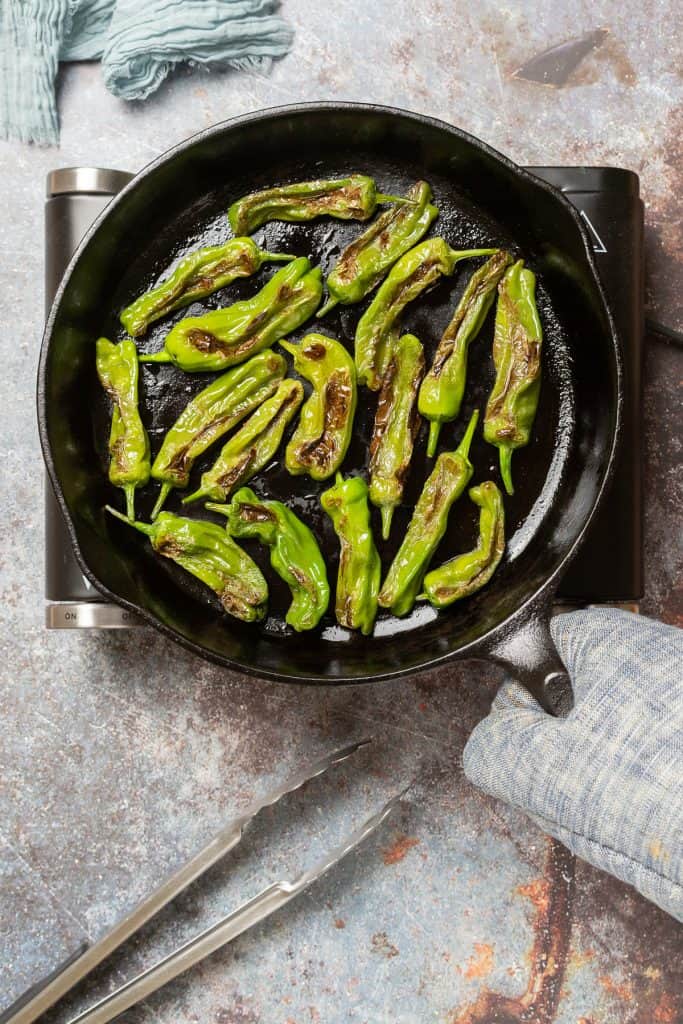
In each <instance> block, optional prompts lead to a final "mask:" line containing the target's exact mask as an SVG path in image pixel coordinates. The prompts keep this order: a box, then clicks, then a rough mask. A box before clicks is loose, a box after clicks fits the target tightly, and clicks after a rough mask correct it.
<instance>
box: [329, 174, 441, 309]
mask: <svg viewBox="0 0 683 1024" xmlns="http://www.w3.org/2000/svg"><path fill="white" fill-rule="evenodd" d="M406 198H407V199H409V200H410V201H411V204H412V205H403V206H395V207H393V209H391V210H385V212H384V213H381V214H380V215H379V217H377V219H376V220H374V221H373V222H372V224H371V225H370V226H369V227H368V228H366V230H365V231H363V233H362V234H360V235H359V236H358V238H356V239H354V241H353V242H352V243H351V245H349V246H348V247H347V248H346V249H345V250H344V252H343V253H342V254H341V256H340V257H339V260H338V261H337V265H336V266H335V268H334V270H332V272H331V273H330V275H329V277H328V278H327V290H328V292H329V295H330V298H329V299H328V300H327V302H326V303H325V305H324V306H323V307H322V308H321V309H319V310H318V312H317V313H316V316H319V317H320V316H324V315H325V313H327V312H329V310H331V309H333V308H334V306H336V305H337V303H339V302H341V303H342V304H343V305H345V306H346V305H349V304H350V303H352V302H360V301H361V299H364V298H365V296H366V295H367V294H368V292H371V291H372V289H373V288H374V287H375V286H376V285H378V284H379V282H380V281H381V280H382V278H383V277H384V275H385V274H386V273H387V271H388V270H389V269H390V268H391V267H392V266H393V264H394V263H395V262H396V260H397V259H398V258H399V257H400V256H402V255H403V253H404V252H407V251H408V249H411V248H412V247H413V246H414V245H416V244H417V242H419V241H420V239H421V238H422V237H423V236H424V235H426V234H427V232H428V230H429V227H430V225H431V223H432V221H433V220H434V218H435V217H436V216H437V215H438V212H439V211H438V210H437V208H436V207H435V206H432V204H431V198H432V190H431V188H430V187H429V185H428V184H427V182H426V181H418V182H417V183H416V184H415V185H413V187H412V188H411V189H410V191H409V192H408V195H407V196H406Z"/></svg>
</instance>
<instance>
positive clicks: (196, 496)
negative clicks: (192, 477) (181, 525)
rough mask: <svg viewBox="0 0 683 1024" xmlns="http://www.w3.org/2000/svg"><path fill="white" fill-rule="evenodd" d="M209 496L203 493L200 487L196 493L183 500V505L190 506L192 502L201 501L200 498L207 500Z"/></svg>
mask: <svg viewBox="0 0 683 1024" xmlns="http://www.w3.org/2000/svg"><path fill="white" fill-rule="evenodd" d="M208 497H209V495H208V494H207V493H206V491H203V490H202V489H201V487H200V488H199V490H198V491H194V492H193V493H192V494H188V496H187V497H186V498H183V505H191V504H192V502H193V501H201V499H202V498H208Z"/></svg>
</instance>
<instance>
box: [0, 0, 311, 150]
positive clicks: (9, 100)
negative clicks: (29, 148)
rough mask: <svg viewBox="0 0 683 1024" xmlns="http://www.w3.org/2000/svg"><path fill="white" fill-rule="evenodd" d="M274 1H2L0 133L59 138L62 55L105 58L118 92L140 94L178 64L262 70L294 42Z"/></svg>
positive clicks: (43, 140) (107, 77)
mask: <svg viewBox="0 0 683 1024" xmlns="http://www.w3.org/2000/svg"><path fill="white" fill-rule="evenodd" d="M276 6H277V2H276V0H145V2H141V0H2V2H0V137H3V138H6V139H7V138H15V139H20V140H21V141H22V142H36V143H39V144H42V145H54V144H55V143H57V142H58V140H59V119H58V116H57V104H56V97H55V78H56V75H57V67H58V64H59V61H61V60H65V61H69V60H96V59H100V60H101V61H102V73H103V76H104V81H105V84H106V86H107V88H108V89H109V91H110V92H112V93H113V94H114V95H115V96H120V97H122V98H123V99H126V100H140V99H145V97H146V96H149V95H150V93H152V92H154V90H155V89H158V87H159V86H160V85H161V83H162V82H163V80H164V78H165V77H166V75H167V74H168V73H169V71H170V70H171V69H172V68H173V67H174V66H175V65H176V64H178V63H180V62H183V61H187V62H189V63H191V64H202V65H211V66H222V67H234V68H240V69H244V68H250V67H251V68H258V69H259V70H261V71H267V70H268V69H269V67H270V64H271V61H272V60H273V58H276V57H283V56H284V55H285V54H286V53H287V52H288V50H289V48H290V46H291V43H292V35H293V33H292V30H291V28H290V27H289V26H288V24H287V23H286V22H285V21H284V20H283V19H282V18H280V17H279V16H278V15H277V14H275V8H276Z"/></svg>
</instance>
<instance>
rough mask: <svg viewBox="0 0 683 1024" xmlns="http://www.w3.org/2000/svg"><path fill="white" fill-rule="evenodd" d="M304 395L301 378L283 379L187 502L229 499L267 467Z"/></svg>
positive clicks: (228, 443)
mask: <svg viewBox="0 0 683 1024" xmlns="http://www.w3.org/2000/svg"><path fill="white" fill-rule="evenodd" d="M303 397H304V389H303V385H302V384H301V382H300V381H298V380H283V381H282V383H281V384H279V385H278V389H277V391H276V392H275V394H274V395H271V397H270V398H268V399H266V401H265V402H264V403H263V405H261V406H259V408H258V409H257V410H256V412H254V413H252V415H251V416H250V417H249V419H248V420H247V422H246V423H245V424H244V425H243V426H241V427H240V429H239V430H238V431H237V433H236V434H233V436H232V437H231V438H230V439H229V440H228V441H227V442H226V443H225V444H224V445H223V448H222V449H221V453H220V455H219V456H218V458H217V459H216V461H215V462H214V464H213V466H212V467H211V469H209V470H207V472H206V473H204V474H203V475H202V479H201V486H200V487H199V490H197V491H195V492H194V493H193V494H190V496H189V497H187V498H184V499H183V505H187V504H189V503H190V502H192V501H199V500H200V499H201V498H210V499H211V500H212V501H225V500H226V498H228V497H229V495H230V493H231V492H232V491H234V489H235V488H236V487H238V486H239V485H240V484H243V483H246V481H247V480H251V478H252V476H254V474H256V473H258V471H259V470H260V469H263V467H264V466H267V465H268V463H269V462H270V460H271V459H272V458H273V456H274V455H275V452H276V451H277V450H278V448H279V447H280V444H281V442H282V436H283V434H284V432H285V428H286V426H287V424H288V423H289V422H290V420H291V419H292V417H293V416H294V415H295V413H296V411H297V409H298V408H299V406H300V405H301V403H302V401H303Z"/></svg>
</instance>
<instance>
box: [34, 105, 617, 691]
mask: <svg viewBox="0 0 683 1024" xmlns="http://www.w3.org/2000/svg"><path fill="white" fill-rule="evenodd" d="M345 110H348V111H352V112H360V113H363V112H365V113H370V114H372V113H380V114H389V115H391V116H392V117H399V118H401V119H404V120H408V121H413V122H415V123H417V124H419V125H426V126H429V127H431V128H434V129H436V130H438V131H439V132H445V133H447V134H449V135H454V136H456V137H458V138H459V139H461V140H462V141H464V142H466V143H468V144H469V145H471V146H473V147H474V148H475V149H479V150H480V151H482V152H483V153H485V154H486V155H487V156H489V157H490V158H492V159H493V160H494V161H495V162H497V163H498V164H501V165H502V166H503V167H504V168H506V169H507V170H508V171H510V172H511V173H512V174H514V175H517V176H518V177H520V178H521V179H522V180H523V181H525V182H526V183H527V184H528V185H529V186H530V187H531V188H535V189H539V190H541V191H544V192H546V193H547V194H548V195H549V196H550V197H551V198H552V199H553V200H554V201H555V202H556V203H559V204H560V205H561V206H562V207H563V208H564V210H565V212H566V213H569V215H570V218H571V220H572V221H573V223H574V226H575V228H576V230H577V232H578V234H579V237H580V239H581V241H582V243H583V250H584V257H585V260H586V263H587V264H588V269H589V271H590V276H591V278H592V282H593V286H594V287H595V289H596V293H597V296H598V299H599V301H600V305H601V307H602V312H603V313H604V315H605V319H606V323H607V327H608V333H609V336H610V339H611V342H612V346H611V347H612V355H613V360H614V371H615V378H616V408H615V409H614V410H613V412H614V429H613V431H612V433H611V439H610V445H609V452H608V455H607V463H606V466H605V471H604V474H603V477H602V480H601V482H600V485H599V487H598V491H597V494H596V497H595V500H594V502H593V506H592V508H591V510H590V512H589V513H588V515H587V516H586V518H585V520H584V522H583V524H582V526H581V528H580V530H579V532H578V533H577V535H576V537H575V538H574V541H573V542H572V543H571V544H570V545H569V547H568V549H567V551H566V552H565V553H564V554H563V555H562V557H561V558H560V561H559V562H558V564H557V566H556V567H555V569H554V570H553V571H552V572H551V573H550V574H549V575H548V576H546V578H545V579H544V581H543V583H542V584H541V585H540V586H539V587H538V588H537V589H536V590H535V591H533V593H531V594H529V595H528V596H527V597H526V598H525V600H524V601H522V602H521V604H520V605H519V607H518V608H517V609H515V611H514V612H512V614H511V615H509V616H507V618H505V619H502V620H501V621H500V622H498V623H497V624H496V625H495V626H493V627H491V629H489V630H488V631H487V632H486V633H484V634H483V635H482V636H480V637H478V638H477V639H475V640H470V641H469V642H467V643H464V644H463V645H462V646H461V647H458V648H457V650H455V651H448V652H445V653H442V654H436V655H435V656H433V657H430V658H429V659H428V660H425V661H422V662H421V663H420V664H419V665H417V666H407V667H405V668H402V667H400V668H395V669H389V670H387V671H381V672H372V673H370V674H368V675H357V676H334V677H329V676H310V675H299V674H294V673H282V672H278V671H275V670H273V669H269V668H263V667H259V666H258V665H251V664H249V665H247V664H243V663H241V662H237V661H233V660H232V659H230V658H227V657H225V656H223V655H220V654H217V653H215V652H213V651H210V650H208V649H207V648H205V647H203V646H202V645H201V644H199V643H196V642H195V641H193V640H189V639H188V638H187V637H184V636H182V634H180V633H178V632H177V631H176V630H175V629H173V628H172V627H171V626H168V625H166V624H165V623H164V622H162V621H161V620H160V619H158V618H157V617H156V616H155V615H154V614H153V613H152V612H150V611H148V610H147V609H145V608H143V607H141V606H140V605H137V604H135V603H133V602H132V601H129V600H127V598H124V597H121V596H120V595H118V594H116V593H115V592H114V591H112V590H110V589H109V588H108V587H107V586H105V585H104V584H103V583H102V582H101V581H100V580H99V578H98V577H97V575H96V573H95V572H94V571H93V570H92V569H91V567H90V566H89V565H88V563H87V562H86V560H85V558H84V556H83V553H82V551H81V548H80V544H79V541H78V535H77V531H76V528H75V526H74V522H73V519H72V517H71V513H70V511H69V508H68V506H67V503H66V500H65V498H64V493H63V491H62V487H61V484H60V482H59V479H58V477H57V472H56V469H55V465H54V460H53V458H52V447H51V443H50V439H49V436H48V428H47V411H46V376H47V360H48V353H49V351H50V348H51V343H52V340H53V337H52V335H53V328H54V323H55V320H56V319H57V313H58V310H59V307H60V305H61V302H62V298H63V295H64V292H65V291H66V289H67V287H68V285H69V282H70V279H71V276H72V274H73V271H74V270H75V268H76V265H77V264H78V262H79V261H80V259H81V256H82V254H83V252H84V250H85V249H86V248H87V247H88V245H89V243H90V241H91V239H92V238H93V236H94V235H95V234H96V233H97V231H98V230H99V229H100V226H101V225H102V223H103V222H104V221H105V219H106V218H107V217H108V216H109V214H110V213H111V212H112V211H113V210H114V209H115V208H116V207H117V206H118V204H119V203H121V202H123V201H124V200H125V199H126V197H127V195H128V193H129V192H132V191H133V190H134V189H135V188H136V187H137V185H138V184H139V182H140V181H141V180H142V179H143V178H146V177H148V176H149V175H151V174H153V173H154V172H155V171H156V170H157V168H158V167H160V166H161V165H163V164H165V163H167V162H169V161H170V160H172V159H173V158H174V157H176V156H177V155H178V154H180V153H182V152H183V151H185V150H187V149H189V148H190V147H191V146H194V145H196V144H198V143H201V142H204V141H205V140H207V139H210V138H212V137H214V136H217V135H221V134H223V133H225V132H226V131H232V130H234V129H237V128H240V127H242V126H244V125H246V124H253V123H255V122H256V123H257V122H259V121H266V120H272V119H273V118H282V117H289V116H291V115H300V114H306V113H309V112H310V113H325V112H329V113H338V112H340V111H345ZM623 373H624V370H623V359H622V352H621V341H620V338H619V333H618V331H617V329H616V325H615V323H614V318H613V316H612V311H611V308H610V305H609V302H608V300H607V297H606V294H605V289H604V286H603V284H602V281H601V279H600V275H599V273H598V269H597V264H596V261H595V256H594V253H593V247H592V243H591V241H590V238H589V236H588V231H587V229H586V227H585V225H584V223H583V221H582V219H581V216H580V214H579V212H578V210H577V209H576V207H574V206H573V205H572V203H570V202H569V200H568V199H567V198H566V196H565V195H564V194H563V193H562V192H561V190H560V189H558V188H556V187H555V186H554V185H550V184H549V183H548V182H546V181H544V180H543V179H541V178H538V177H536V175H534V174H533V173H532V172H531V171H528V170H527V169H526V168H525V167H522V166H520V165H519V164H517V163H515V161H513V160H511V159H510V158H509V157H508V156H506V155H505V154H503V153H500V152H499V151H498V150H497V149H495V148H494V147H493V146H490V145H489V144H488V143H486V142H483V141H482V140H481V139H479V138H477V136H475V135H472V134H471V133H469V132H466V131H464V130H463V129H462V128H458V127H457V126H455V125H451V124H449V123H448V122H447V121H443V120H442V119H441V118H437V117H431V116H430V115H427V114H423V113H419V112H417V111H410V110H406V109H403V108H401V107H393V106H389V105H385V104H380V103H356V102H352V101H340V102H335V101H310V102H304V103H293V104H282V105H278V106H274V107H265V108H262V109H260V110H256V111H250V112H248V113H245V114H237V115H235V116H234V117H231V118H229V119H228V120H226V121H220V122H218V123H217V124H214V125H211V126H210V127H208V128H205V129H203V130H202V131H200V132H197V133H196V134H194V135H191V136H189V137H188V138H186V139H184V140H183V141H181V142H179V143H177V144H176V145H174V146H172V147H171V148H170V149H168V150H166V151H165V152H163V153H161V154H160V155H159V156H158V157H156V158H155V159H154V160H152V161H151V162H150V163H148V164H146V165H145V166H144V167H142V168H141V169H140V170H139V171H138V172H137V173H136V174H135V175H134V177H133V178H132V179H131V180H130V181H129V182H128V184H126V185H125V186H124V187H123V188H122V189H121V191H120V192H118V193H117V194H116V195H115V196H113V197H112V199H111V201H110V202H109V203H107V205H106V207H105V208H104V209H103V210H102V212H101V213H100V214H99V215H98V216H97V217H96V219H95V220H94V221H93V223H92V224H91V225H90V227H89V228H88V230H87V231H86V233H85V235H84V236H83V238H82V239H81V241H80V242H79V244H78V246H77V248H76V250H75V252H74V254H73V256H72V258H71V260H70V261H69V264H68V266H67V268H66V271H65V273H64V275H63V277H62V280H61V282H60V284H59V287H58V289H57V291H56V293H55V296H54V299H53V301H52V305H51V307H50V312H49V314H48V317H47V320H46V322H45V327H44V330H43V335H42V341H41V348H40V357H39V362H38V376H37V389H36V403H37V414H38V432H39V438H40V445H41V449H42V453H43V459H44V462H45V465H46V468H47V471H48V476H49V478H50V484H51V485H52V488H53V491H54V494H55V497H56V498H57V502H58V504H59V507H60V509H61V512H62V515H63V516H64V520H65V522H66V526H67V529H68V533H69V538H70V540H71V543H72V546H73V550H74V554H75V555H76V560H77V562H78V565H79V568H80V569H81V571H82V572H83V574H84V576H85V577H86V578H87V579H88V580H89V581H90V583H92V585H93V586H94V587H95V589H96V590H97V591H98V593H100V594H102V595H103V597H105V598H107V599H108V600H110V601H113V602H114V603H115V604H118V605H119V606H120V607H122V608H124V609H126V610H127V611H129V612H132V613H133V614H134V615H136V616H138V617H140V618H142V619H143V620H144V621H145V622H146V623H148V624H149V625H151V626H153V627H154V628H155V629H157V630H158V631H159V632H160V633H162V634H163V635H164V636H167V637H169V638H170V639H171V640H173V641H174V642H176V643H178V644H180V645H181V646H182V647H184V648H185V649H186V650H188V651H190V652H191V653H192V654H195V655H197V656H198V657H201V658H202V659H204V660H206V661H209V662H212V663H214V664H216V665H220V666H221V667H223V668H227V669H230V670H231V671H233V672H241V673H243V674H245V675H248V676H251V677H255V678H260V679H268V680H270V681H274V682H285V683H290V684H299V685H301V684H307V685H321V684H324V685H326V686H334V685H349V684H352V685H355V684H360V683H366V682H373V681H379V680H383V679H395V678H399V677H401V676H405V675H409V674H411V673H418V672H424V671H427V670H429V669H434V668H436V667H437V666H439V665H441V664H443V663H444V662H446V661H448V660H452V659H454V658H458V659H462V658H468V657H470V658H477V657H486V656H487V655H489V654H490V652H492V651H493V650H495V648H496V646H497V644H498V643H499V642H500V641H501V640H503V639H504V638H505V637H508V636H510V634H511V633H512V632H515V630H516V629H517V628H523V627H524V624H525V623H527V622H529V621H532V620H533V619H542V618H544V617H547V614H548V607H549V604H550V602H551V601H552V597H553V595H554V593H555V591H556V590H557V586H558V584H559V580H560V578H561V576H562V574H563V573H564V571H565V570H566V569H567V567H568V565H569V564H570V562H571V561H572V559H573V558H574V557H575V556H576V554H577V552H578V550H579V549H580V547H581V545H582V543H583V541H584V539H585V537H586V534H587V532H588V530H589V528H590V526H591V523H592V522H593V520H594V518H595V515H596V514H597V512H598V510H599V508H600V506H601V504H602V501H603V499H604V496H605V493H606V491H607V489H608V488H609V485H610V484H611V482H612V479H613V476H614V467H615V462H616V456H617V453H618V451H619V447H620V443H621V435H622V428H623V403H624V381H623Z"/></svg>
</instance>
